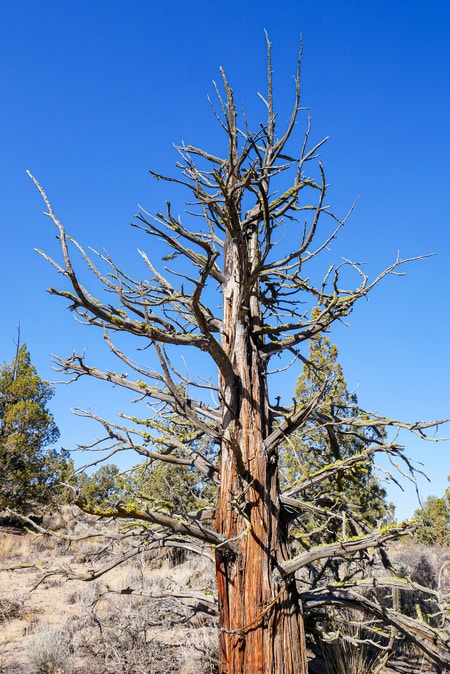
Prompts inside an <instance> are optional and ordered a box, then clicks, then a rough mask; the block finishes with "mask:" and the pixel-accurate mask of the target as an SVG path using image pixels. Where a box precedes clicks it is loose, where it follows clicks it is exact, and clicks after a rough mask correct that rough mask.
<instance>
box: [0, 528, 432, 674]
mask: <svg viewBox="0 0 450 674" xmlns="http://www.w3.org/2000/svg"><path fill="white" fill-rule="evenodd" d="M98 550H99V545H98V543H96V542H90V543H86V542H83V543H80V544H78V545H77V544H72V545H71V547H70V548H69V547H68V545H67V543H64V542H62V541H59V542H58V540H57V539H56V540H55V539H52V538H48V537H42V536H36V535H33V534H31V533H21V532H20V531H19V530H14V529H11V528H10V529H8V528H4V527H3V528H2V527H0V569H1V571H0V674H84V673H88V672H89V674H109V673H110V672H111V673H112V672H114V673H115V672H122V673H123V674H141V673H142V674H172V673H173V674H175V673H176V674H215V672H216V671H217V661H216V659H215V658H216V638H217V637H216V620H215V615H214V614H215V608H214V600H213V593H214V573H213V568H212V564H211V562H210V561H209V560H205V559H201V558H200V559H198V558H194V559H192V558H188V559H187V560H185V561H184V562H183V563H181V564H174V560H171V559H167V558H162V559H159V558H153V559H152V560H150V561H149V560H148V559H143V558H135V559H133V560H131V561H128V562H126V563H125V564H123V565H121V566H118V567H116V568H113V569H112V570H111V571H109V572H108V574H106V575H105V576H102V577H101V578H99V579H97V580H94V581H92V582H83V581H81V580H72V579H71V580H69V579H68V578H67V575H75V574H77V573H79V574H86V572H87V571H88V570H89V569H90V568H93V566H94V561H97V562H98V558H97V557H98ZM92 555H94V556H93V557H92ZM9 567H10V569H9V570H8V568H9ZM13 567H14V568H13ZM49 568H52V569H59V571H60V573H59V574H56V575H55V574H51V575H47V571H46V569H49ZM205 592H206V594H207V595H208V596H209V597H210V598H211V601H210V603H208V602H207V603H203V604H201V605H200V606H198V602H197V601H196V600H195V597H196V596H198V595H199V593H202V594H204V593H205ZM196 593H197V594H196ZM173 595H175V598H174V597H173ZM188 595H193V596H194V598H192V596H188ZM309 659H310V674H330V672H331V671H332V670H330V669H327V668H326V663H324V661H323V658H322V657H321V656H320V654H318V653H316V654H315V653H313V652H312V651H310V652H309ZM438 671H439V670H437V669H436V668H434V667H433V666H431V665H430V664H429V663H428V662H426V661H425V660H424V659H423V658H417V657H416V656H413V655H411V656H410V657H407V658H405V657H404V658H403V659H402V660H399V661H397V662H394V663H391V664H390V665H389V668H387V669H386V670H385V672H386V674H388V672H391V674H392V673H393V672H397V673H398V674H407V673H411V674H415V673H416V672H421V673H425V672H438ZM348 674H355V673H354V672H348ZM442 674H443V673H442Z"/></svg>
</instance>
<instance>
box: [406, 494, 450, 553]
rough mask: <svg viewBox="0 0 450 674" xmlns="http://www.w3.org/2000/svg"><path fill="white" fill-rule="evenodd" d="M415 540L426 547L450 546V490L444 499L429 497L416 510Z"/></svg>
mask: <svg viewBox="0 0 450 674" xmlns="http://www.w3.org/2000/svg"><path fill="white" fill-rule="evenodd" d="M414 519H415V520H416V521H417V529H416V532H415V538H416V539H417V540H418V541H420V542H421V543H425V544H426V545H450V488H448V489H447V490H446V492H445V495H444V496H442V497H438V496H428V498H427V499H426V500H425V502H424V504H423V506H422V508H420V509H418V510H416V512H415V513H414Z"/></svg>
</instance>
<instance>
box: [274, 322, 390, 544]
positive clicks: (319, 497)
mask: <svg viewBox="0 0 450 674" xmlns="http://www.w3.org/2000/svg"><path fill="white" fill-rule="evenodd" d="M337 359H338V350H337V347H336V346H335V345H334V344H331V342H330V340H329V339H328V337H326V336H324V335H322V334H319V335H317V336H316V337H315V338H314V339H312V340H311V342H310V345H309V357H308V360H307V361H305V363H304V365H303V371H302V374H301V375H300V377H299V379H298V382H297V386H296V391H295V393H296V404H297V405H298V406H300V405H304V404H308V403H310V402H311V401H312V400H313V399H314V398H315V397H316V396H319V397H320V404H319V405H318V406H317V412H316V414H315V415H313V416H311V417H310V418H309V419H308V421H307V422H306V423H305V424H304V426H303V427H302V428H301V429H300V430H299V431H297V432H296V433H295V434H293V435H292V436H291V438H290V442H289V444H286V445H285V448H284V451H283V452H282V455H281V456H282V466H283V468H282V479H283V481H284V483H285V484H286V485H291V486H294V487H295V485H298V484H299V483H304V484H305V488H304V490H303V489H302V493H303V497H304V499H305V502H306V503H307V502H309V503H310V504H311V506H312V508H311V510H310V511H309V512H308V513H307V515H306V516H305V517H304V518H303V519H302V520H301V529H303V534H302V535H304V534H306V535H307V537H308V538H309V540H311V539H312V540H313V541H316V542H318V541H319V540H321V541H323V540H324V539H325V540H326V541H327V542H331V541H332V540H336V536H337V535H342V536H344V537H345V536H346V535H347V534H349V535H357V534H358V533H361V529H360V530H359V531H358V530H356V529H355V526H357V522H358V520H360V521H361V524H368V525H370V526H376V525H377V524H378V523H379V522H380V521H382V520H384V519H385V518H387V517H389V515H390V514H391V510H392V507H391V506H389V505H388V504H387V502H386V491H385V489H384V488H383V487H382V486H381V485H380V483H379V480H378V479H377V477H376V476H375V475H374V472H373V469H374V465H373V459H372V457H371V456H369V457H367V456H365V455H364V451H365V450H366V449H367V448H368V447H371V446H372V445H373V444H374V443H375V444H376V443H379V442H380V440H382V439H385V438H386V432H385V430H384V429H383V428H381V427H377V426H374V425H370V426H368V427H366V428H365V427H364V426H362V427H361V428H360V429H358V430H356V429H355V428H354V427H351V425H350V424H347V423H346V419H349V421H350V420H352V419H353V420H355V419H358V418H361V416H362V415H363V412H362V410H361V409H360V408H359V406H358V399H357V396H356V394H355V393H351V392H350V391H349V390H348V386H347V382H346V380H345V377H344V374H343V371H342V367H341V365H340V364H339V363H338V362H337ZM337 418H338V419H339V423H337V424H334V425H333V426H331V425H330V424H329V420H330V419H337ZM358 455H360V456H361V457H362V460H361V461H360V462H359V463H356V464H355V465H354V466H352V467H351V469H350V470H349V469H347V470H344V468H343V470H342V471H338V472H333V473H332V474H331V475H330V477H329V479H327V480H325V481H321V483H320V486H318V487H316V486H314V484H309V483H308V480H309V479H310V478H314V476H315V475H317V474H318V473H320V471H321V470H322V469H324V468H326V466H328V465H336V463H337V462H340V461H345V460H346V459H348V458H350V457H357V456H358ZM313 482H314V481H313ZM325 502H326V503H325ZM323 505H326V510H327V515H326V520H327V522H326V525H323V526H322V525H321V523H320V519H321V518H320V514H321V511H320V507H321V506H323ZM314 506H316V507H314ZM349 510H351V511H352V517H351V518H346V516H345V513H346V512H348V511H349ZM347 529H348V530H347ZM297 533H298V531H297ZM316 539H317V540H316Z"/></svg>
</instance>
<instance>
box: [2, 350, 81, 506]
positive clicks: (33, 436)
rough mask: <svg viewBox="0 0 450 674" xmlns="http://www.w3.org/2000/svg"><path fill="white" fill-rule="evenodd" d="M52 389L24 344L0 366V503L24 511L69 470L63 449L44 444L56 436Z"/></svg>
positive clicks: (47, 495) (43, 500) (45, 499)
mask: <svg viewBox="0 0 450 674" xmlns="http://www.w3.org/2000/svg"><path fill="white" fill-rule="evenodd" d="M52 396H53V389H52V387H51V386H50V385H49V384H48V382H45V381H43V380H42V379H41V378H40V377H39V375H38V374H37V372H36V368H35V367H34V365H33V364H32V362H31V358H30V354H29V352H28V350H27V347H26V345H25V344H22V345H21V346H18V348H17V352H16V356H15V358H14V360H13V361H12V362H11V363H5V364H4V365H3V366H2V367H1V368H0V508H6V507H8V508H11V509H13V510H16V511H18V512H20V513H22V514H24V513H25V514H27V513H29V512H31V511H32V510H33V509H35V508H36V507H38V506H42V505H45V504H48V503H49V502H50V501H51V500H52V499H54V498H55V495H56V493H57V484H58V483H59V482H60V481H63V480H64V479H65V478H66V477H67V476H68V474H69V473H70V470H71V462H70V460H69V458H68V454H67V452H65V451H64V450H61V451H58V450H56V449H54V448H52V449H46V448H47V447H49V445H52V444H53V443H55V442H56V440H57V439H58V438H59V430H58V428H57V426H56V424H55V422H54V420H53V416H52V415H51V413H50V412H49V410H48V409H47V403H48V401H49V400H50V399H51V397H52Z"/></svg>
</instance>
